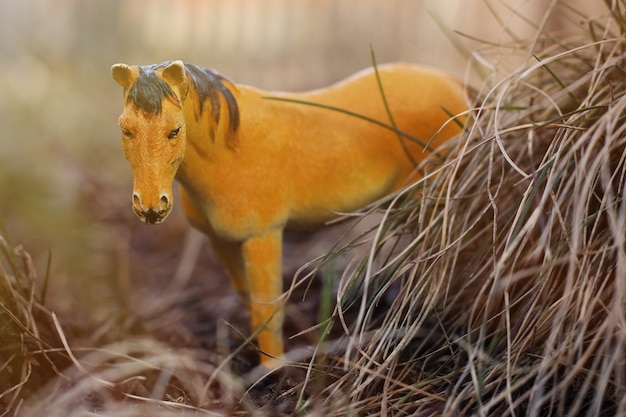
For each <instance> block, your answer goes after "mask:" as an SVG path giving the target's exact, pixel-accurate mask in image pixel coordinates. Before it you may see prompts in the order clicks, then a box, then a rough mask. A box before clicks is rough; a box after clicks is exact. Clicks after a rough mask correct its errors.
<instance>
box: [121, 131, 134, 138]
mask: <svg viewBox="0 0 626 417" xmlns="http://www.w3.org/2000/svg"><path fill="white" fill-rule="evenodd" d="M122 136H124V137H125V138H129V139H131V138H132V137H133V134H132V133H130V130H126V129H122Z"/></svg>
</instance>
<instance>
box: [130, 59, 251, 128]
mask: <svg viewBox="0 0 626 417" xmlns="http://www.w3.org/2000/svg"><path fill="white" fill-rule="evenodd" d="M170 63H171V62H164V63H162V64H157V65H149V66H142V67H139V76H138V77H137V79H136V80H135V83H134V84H133V85H132V87H131V88H130V90H129V91H128V98H129V99H130V100H132V101H133V103H134V104H135V106H137V107H138V108H139V109H141V110H144V111H146V112H149V113H154V114H159V113H161V110H162V105H161V103H162V101H163V100H164V99H166V98H168V99H174V100H175V99H176V95H175V94H174V91H173V90H172V88H171V87H170V86H169V85H168V84H167V83H166V82H165V81H163V80H162V79H161V78H159V77H157V75H156V73H155V71H156V70H157V69H159V68H163V67H166V66H167V65H169V64H170ZM185 72H186V73H187V77H188V79H189V80H190V83H189V87H190V88H193V89H194V90H195V91H196V93H197V95H198V107H199V113H198V117H199V116H200V115H201V114H202V112H203V111H204V103H205V102H206V101H207V100H209V101H210V103H211V116H212V117H213V120H215V123H218V122H219V120H220V115H221V108H222V105H221V104H222V102H221V100H220V98H223V99H224V102H225V103H226V107H227V109H228V116H229V124H228V127H229V130H230V131H231V133H234V132H236V131H237V130H238V128H239V107H238V106H237V100H236V98H235V96H234V95H233V93H232V92H231V91H230V90H229V89H228V87H226V85H225V84H224V82H223V81H225V80H226V78H225V77H223V76H221V75H219V74H218V73H216V72H215V71H212V70H210V69H206V68H201V67H198V66H196V65H192V64H187V63H185Z"/></svg>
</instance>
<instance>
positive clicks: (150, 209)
mask: <svg viewBox="0 0 626 417" xmlns="http://www.w3.org/2000/svg"><path fill="white" fill-rule="evenodd" d="M133 211H134V212H135V214H136V215H137V217H139V220H141V221H142V222H144V223H147V224H159V223H161V222H163V220H165V218H166V217H167V216H168V215H169V214H170V211H172V202H171V199H170V198H169V196H168V195H167V194H161V195H160V198H159V201H158V202H157V203H156V204H144V203H143V201H142V199H141V196H140V195H139V194H138V193H137V192H134V193H133Z"/></svg>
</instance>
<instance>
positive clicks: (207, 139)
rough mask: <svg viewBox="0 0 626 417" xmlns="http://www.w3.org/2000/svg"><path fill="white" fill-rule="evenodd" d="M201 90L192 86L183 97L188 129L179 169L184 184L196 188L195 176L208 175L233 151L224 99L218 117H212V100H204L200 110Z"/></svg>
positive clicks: (232, 140) (179, 178)
mask: <svg viewBox="0 0 626 417" xmlns="http://www.w3.org/2000/svg"><path fill="white" fill-rule="evenodd" d="M198 99H199V97H198V93H197V92H196V91H195V90H193V89H191V90H190V91H189V94H188V95H187V97H186V98H185V100H184V101H183V114H184V118H185V126H186V130H187V143H186V147H185V156H184V158H183V162H182V164H181V166H180V168H179V170H178V174H177V178H178V180H179V181H180V182H181V183H182V185H183V186H185V187H188V188H193V187H194V184H195V183H196V178H198V177H207V174H208V173H209V172H210V170H212V169H214V168H215V167H216V166H217V164H219V160H220V158H222V157H223V155H224V154H225V153H230V152H232V151H233V149H232V148H233V142H234V141H236V138H233V137H232V135H231V133H230V130H229V126H230V119H229V114H228V111H227V110H226V109H225V103H224V102H223V99H221V98H220V100H222V103H221V105H222V112H221V115H220V118H219V120H217V121H215V119H214V118H213V109H212V106H211V100H210V99H206V100H205V101H204V102H203V106H202V112H200V106H199V100H198Z"/></svg>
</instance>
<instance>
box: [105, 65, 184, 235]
mask: <svg viewBox="0 0 626 417" xmlns="http://www.w3.org/2000/svg"><path fill="white" fill-rule="evenodd" d="M111 72H112V75H113V79H115V81H117V82H118V83H119V84H120V85H121V86H122V87H124V111H123V112H122V114H121V116H120V118H119V126H120V129H121V131H122V148H123V151H124V156H125V157H126V159H127V160H128V161H129V162H130V166H131V169H132V171H133V178H134V181H133V196H132V207H133V210H134V212H135V214H136V215H137V217H139V219H140V220H141V221H143V222H144V223H150V224H157V223H161V222H162V221H163V220H165V218H166V217H167V216H168V214H169V213H170V211H171V210H172V204H173V196H172V184H173V182H174V178H175V176H176V173H177V171H178V168H179V166H180V164H181V162H182V160H183V157H184V154H185V146H186V126H185V119H184V116H183V98H184V95H185V94H186V88H187V80H186V74H185V66H184V64H183V63H182V62H181V61H175V62H172V63H167V64H165V65H163V64H161V65H155V66H146V67H139V66H129V65H126V64H117V65H114V66H113V67H112V68H111Z"/></svg>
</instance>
